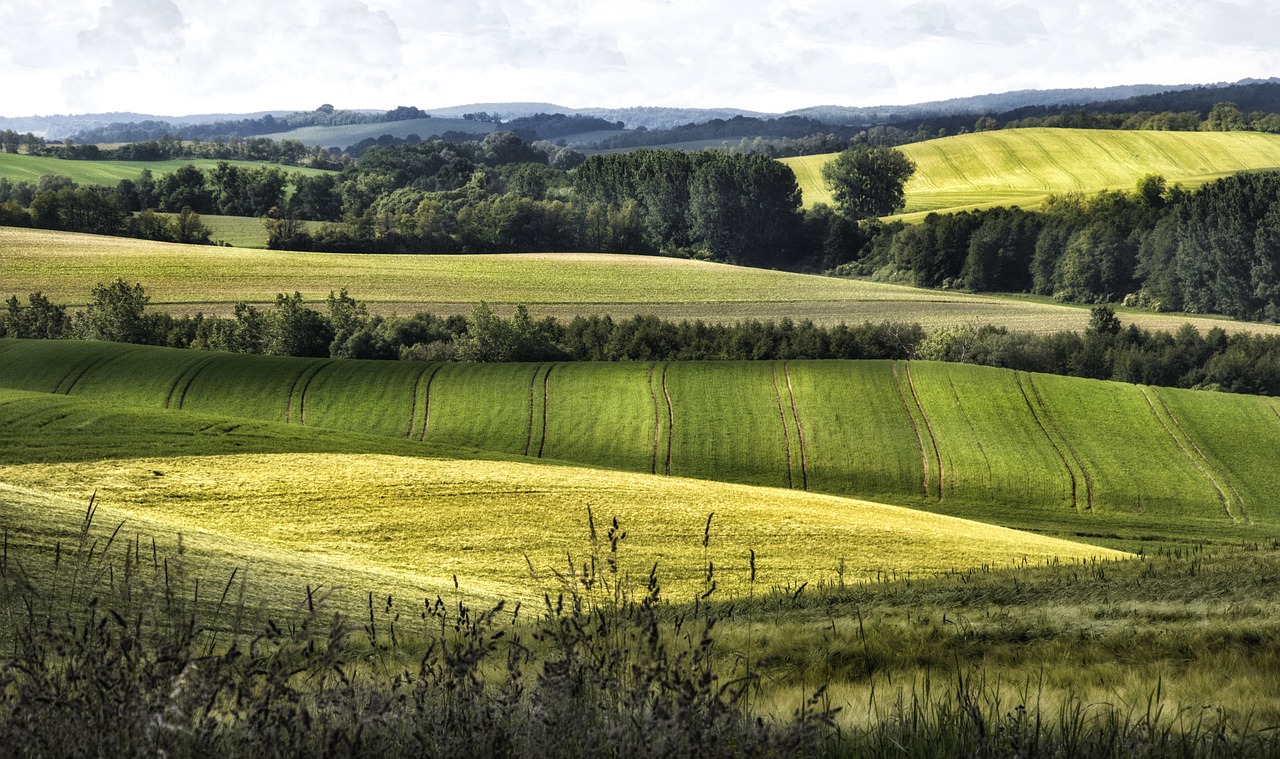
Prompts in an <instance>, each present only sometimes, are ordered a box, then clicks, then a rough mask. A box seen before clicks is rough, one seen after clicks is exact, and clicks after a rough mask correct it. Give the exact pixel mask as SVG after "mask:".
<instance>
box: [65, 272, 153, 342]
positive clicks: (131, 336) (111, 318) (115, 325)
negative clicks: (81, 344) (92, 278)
mask: <svg viewBox="0 0 1280 759" xmlns="http://www.w3.org/2000/svg"><path fill="white" fill-rule="evenodd" d="M90 294H91V296H92V300H90V302H89V306H88V308H86V310H85V311H83V312H81V313H79V314H77V316H78V317H79V318H78V327H79V329H78V330H77V331H78V332H79V333H80V336H81V337H83V338H85V339H87V340H109V341H111V342H117V343H148V342H151V330H150V325H149V324H148V322H147V318H146V315H145V314H144V313H143V312H144V310H145V309H146V307H147V304H148V303H149V302H150V301H151V298H150V297H149V296H148V295H147V294H146V292H145V291H143V289H142V284H141V283H134V284H132V285H130V284H129V283H127V282H125V281H124V279H122V278H120V277H116V278H115V279H114V280H112V281H111V282H110V283H109V284H105V285H104V284H102V283H101V282H99V283H98V284H96V285H94V287H93V290H92V291H91V292H90Z"/></svg>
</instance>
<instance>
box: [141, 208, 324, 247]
mask: <svg viewBox="0 0 1280 759" xmlns="http://www.w3.org/2000/svg"><path fill="white" fill-rule="evenodd" d="M161 215H162V216H168V217H172V216H175V215H176V214H161ZM200 220H201V221H202V222H203V223H204V225H205V226H206V227H208V228H209V239H210V240H212V241H213V242H215V243H217V242H223V243H226V244H228V245H230V246H232V247H236V248H259V249H261V250H266V248H267V228H266V227H265V226H263V225H262V219H259V218H257V217H254V216H217V215H214V214H208V215H206V216H201V217H200ZM300 223H301V224H302V227H303V229H306V230H309V231H310V230H314V229H316V228H317V227H319V226H320V223H321V222H318V221H302V222H300Z"/></svg>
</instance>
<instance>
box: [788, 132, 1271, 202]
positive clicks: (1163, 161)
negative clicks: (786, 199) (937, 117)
mask: <svg viewBox="0 0 1280 759" xmlns="http://www.w3.org/2000/svg"><path fill="white" fill-rule="evenodd" d="M898 149H899V150H901V151H902V152H903V153H905V154H906V155H907V157H909V158H910V159H911V160H912V161H914V162H915V164H916V173H915V175H914V176H912V177H911V179H910V180H909V181H908V182H907V187H906V209H905V211H904V214H905V217H907V218H911V217H912V216H913V215H915V216H920V215H923V214H924V213H926V212H929V211H938V212H948V211H958V210H964V209H973V208H989V207H992V206H998V205H1003V206H1022V207H1026V208H1031V207H1035V206H1037V205H1039V204H1040V203H1041V202H1042V201H1043V200H1044V199H1045V198H1046V197H1048V196H1049V195H1050V194H1061V193H1066V192H1083V193H1096V192H1101V191H1102V190H1126V191H1128V190H1132V189H1133V188H1134V186H1135V185H1136V184H1137V182H1138V180H1139V179H1141V178H1142V177H1144V176H1146V175H1148V174H1160V175H1162V176H1164V178H1165V179H1166V180H1168V182H1169V183H1170V184H1171V185H1172V184H1181V185H1183V186H1184V187H1188V188H1191V187H1196V186H1199V185H1201V184H1204V183H1205V182H1209V181H1211V180H1214V179H1218V178H1221V177H1224V176H1229V175H1231V174H1236V173H1239V172H1241V171H1257V170H1261V169H1275V168H1280V135H1273V134H1261V133H1256V132H1130V131H1112V130H1092V129H1044V128H1036V129H1005V130H999V131H992V132H980V133H976V134H965V135H958V136H955V137H944V138H941V139H936V140H928V141H926V142H918V143H914V144H910V145H903V146H901V147H900V148H898ZM831 158H832V156H831V155H813V156H801V157H797V158H785V159H783V162H784V163H786V164H787V165H789V166H791V168H792V169H793V170H794V171H795V173H796V179H797V180H798V181H799V182H800V188H801V190H802V191H803V192H804V201H805V205H806V206H811V205H813V204H815V203H822V202H825V203H830V202H831V193H830V191H829V190H828V189H827V188H826V186H825V184H824V183H823V181H822V166H823V164H825V163H827V162H828V161H829V160H831Z"/></svg>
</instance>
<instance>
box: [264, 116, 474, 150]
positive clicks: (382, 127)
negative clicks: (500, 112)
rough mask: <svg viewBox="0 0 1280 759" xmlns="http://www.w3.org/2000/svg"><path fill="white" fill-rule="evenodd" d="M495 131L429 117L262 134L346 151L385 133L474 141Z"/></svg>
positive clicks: (468, 122) (451, 120)
mask: <svg viewBox="0 0 1280 759" xmlns="http://www.w3.org/2000/svg"><path fill="white" fill-rule="evenodd" d="M496 129H497V127H495V126H494V125H493V124H490V123H489V122H487V121H468V120H466V119H446V118H438V117H432V118H429V119H408V120H405V121H391V122H384V123H379V124H348V125H345V126H311V127H302V128H300V129H293V130H291V131H288V132H276V133H274V134H264V135H262V137H264V138H266V139H268V140H276V141H280V140H297V141H299V142H301V143H302V144H304V145H319V146H320V147H322V148H347V147H350V146H352V145H354V144H356V143H357V142H360V141H361V140H367V139H375V140H376V139H378V138H379V137H381V136H383V135H386V134H389V135H391V136H392V137H399V138H400V139H404V138H405V137H408V136H409V135H411V134H416V135H418V136H419V137H421V138H423V139H424V140H425V139H430V138H432V137H436V136H439V135H441V134H444V133H445V132H464V133H466V134H469V135H474V137H473V139H480V138H482V137H483V136H484V135H486V134H488V133H490V132H493V131H495V130H496Z"/></svg>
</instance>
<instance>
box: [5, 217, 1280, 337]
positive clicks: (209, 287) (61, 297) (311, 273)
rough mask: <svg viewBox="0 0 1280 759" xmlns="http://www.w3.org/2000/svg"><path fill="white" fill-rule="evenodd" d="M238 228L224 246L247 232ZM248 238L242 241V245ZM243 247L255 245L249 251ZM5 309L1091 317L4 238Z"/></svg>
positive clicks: (997, 304)
mask: <svg viewBox="0 0 1280 759" xmlns="http://www.w3.org/2000/svg"><path fill="white" fill-rule="evenodd" d="M252 223H253V221H252V220H243V221H239V220H237V221H236V222H234V223H232V224H231V225H229V226H228V227H227V228H226V229H225V230H224V231H223V234H235V233H236V229H237V228H238V227H244V226H246V225H247V226H252ZM249 231H250V230H243V229H241V232H243V233H244V234H246V235H248V234H249ZM245 239H248V238H247V237H246V238H245ZM0 246H3V247H2V251H3V252H2V253H0V256H3V261H4V279H3V281H2V282H0V287H2V288H3V290H0V295H3V296H4V297H8V295H11V294H17V295H19V297H22V296H24V295H25V294H26V293H31V292H43V293H44V294H45V295H46V296H48V297H49V298H51V299H52V300H53V301H54V302H55V303H66V304H73V305H74V304H83V303H85V302H87V301H88V299H89V297H90V295H89V293H90V290H91V289H92V287H93V286H94V285H95V284H96V283H98V282H109V281H111V280H113V279H115V278H116V277H123V278H125V279H126V280H128V281H130V282H140V283H142V285H143V286H144V287H145V288H146V290H147V293H148V295H149V296H150V297H151V303H152V305H153V306H155V307H158V308H160V309H162V310H165V311H170V312H178V313H194V312H196V311H203V312H205V313H218V314H227V313H230V312H231V311H232V309H233V307H234V305H235V303H237V302H238V301H247V302H250V303H258V304H270V303H271V302H273V301H274V299H275V296H276V294H277V293H292V292H295V291H296V292H300V293H302V295H303V297H304V298H306V299H307V300H308V301H311V302H317V301H323V300H324V298H325V297H326V296H327V295H328V294H329V293H330V292H331V291H334V292H336V291H338V290H341V289H343V288H346V289H347V290H348V292H349V293H350V294H351V295H352V297H354V298H357V299H358V300H361V301H365V302H368V304H369V306H370V308H371V309H372V310H373V311H375V312H378V313H399V314H401V315H405V314H411V313H414V312H417V311H423V310H425V311H431V312H433V313H437V314H455V313H456V314H466V313H469V312H470V311H471V309H472V307H473V306H474V305H475V304H476V303H478V302H479V301H482V300H483V301H487V302H489V303H491V304H494V305H496V306H498V307H499V310H510V308H511V306H513V305H514V304H517V303H522V304H525V305H527V306H529V309H530V311H531V312H532V313H534V314H535V315H547V316H557V317H564V318H572V317H573V316H575V315H577V314H586V313H606V314H611V315H613V316H614V317H621V318H630V317H632V316H635V315H636V314H637V313H644V314H653V315H656V316H661V317H664V318H670V319H703V320H706V321H715V322H733V321H739V320H744V319H774V320H779V319H782V318H791V319H795V320H800V319H812V320H813V321H815V322H817V323H821V324H836V323H839V322H842V321H843V322H846V323H860V322H863V321H873V322H882V321H895V322H906V323H913V322H918V323H920V324H922V325H924V326H926V327H943V326H950V325H954V324H956V323H967V322H979V323H984V324H985V323H990V324H998V325H1002V326H1006V327H1008V328H1010V329H1017V330H1025V331H1032V332H1056V331H1059V330H1063V329H1078V330H1079V329H1084V328H1085V326H1086V325H1087V324H1088V322H1089V310H1088V308H1087V307H1078V306H1067V305H1061V304H1057V303H1041V302H1034V301H1028V300H1019V299H1009V298H999V297H994V296H983V295H969V294H965V293H959V292H940V291H936V290H924V289H917V288H912V287H904V286H900V285H889V284H881V283H875V282H866V281H859V280H850V279H837V278H832V277H820V276H813V275H806V274H791V273H786V272H778V271H769V270H764V269H754V268H748V267H741V266H729V265H726V264H713V263H707V262H702V261H690V260H686V259H676V258H659V257H651V256H628V255H610V254H585V253H520V254H509V255H499V254H494V255H361V254H330V253H292V252H285V251H256V250H244V249H236V248H222V247H216V248H211V247H208V246H184V245H176V244H169V243H156V242H149V241H145V240H134V239H128V238H116V237H102V236H96V235H83V234H73V233H67V232H52V231H46V230H31V229H16V228H11V227H3V228H0ZM1121 315H1122V318H1123V319H1124V321H1125V322H1126V323H1133V324H1137V325H1139V326H1142V327H1146V328H1158V329H1165V330H1170V331H1172V330H1176V329H1178V328H1179V327H1180V326H1181V325H1182V324H1184V323H1191V324H1193V325H1195V326H1196V327H1198V328H1200V329H1202V330H1203V329H1209V328H1210V327H1214V326H1220V327H1222V328H1223V329H1226V330H1228V331H1251V332H1263V333H1273V332H1280V326H1277V325H1270V324H1258V323H1249V322H1232V321H1227V320H1224V319H1215V318H1207V317H1203V316H1186V315H1179V314H1160V313H1152V312H1146V311H1139V310H1125V309H1121Z"/></svg>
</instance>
